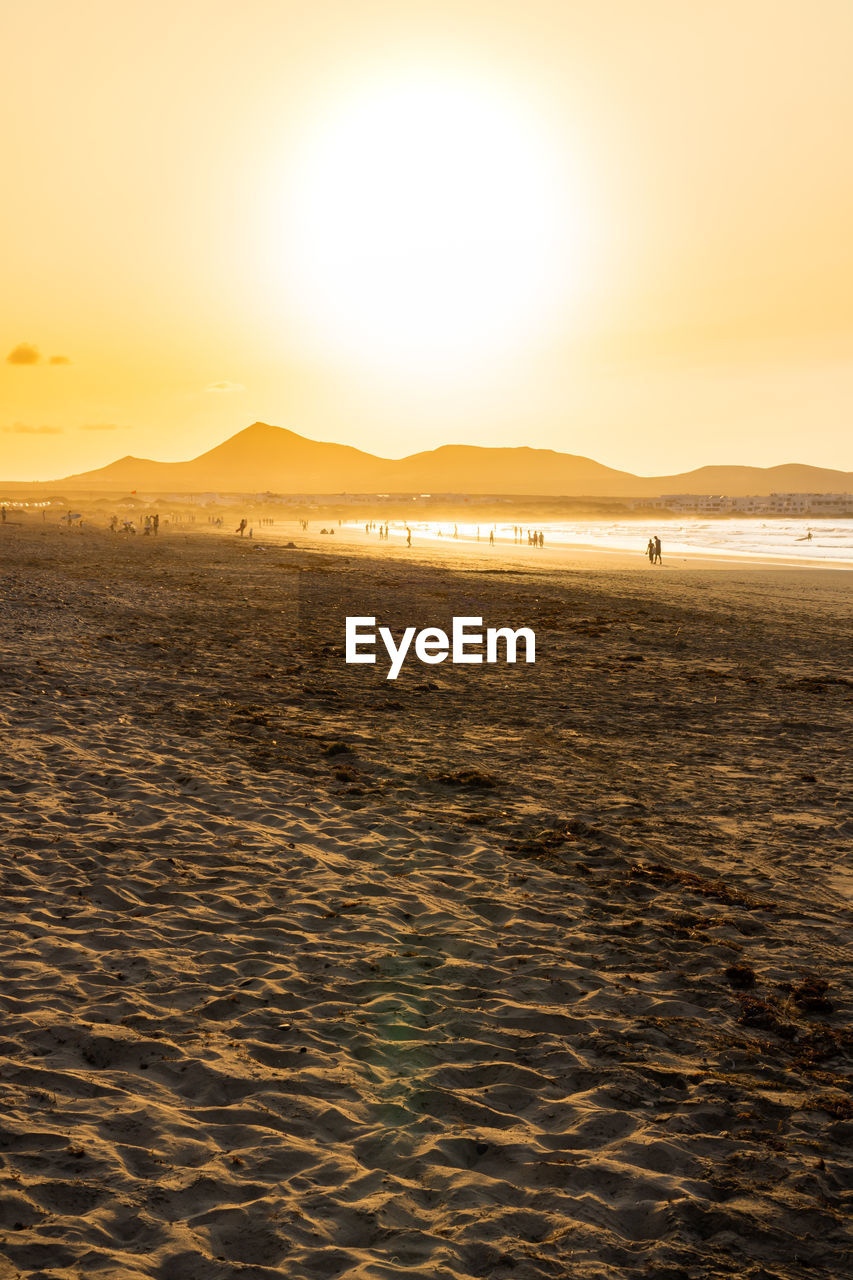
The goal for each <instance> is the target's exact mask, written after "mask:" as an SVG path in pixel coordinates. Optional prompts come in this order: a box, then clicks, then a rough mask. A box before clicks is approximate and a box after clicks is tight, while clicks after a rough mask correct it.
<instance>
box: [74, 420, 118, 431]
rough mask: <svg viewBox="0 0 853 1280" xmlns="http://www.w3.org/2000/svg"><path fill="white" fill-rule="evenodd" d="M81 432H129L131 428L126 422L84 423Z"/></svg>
mask: <svg viewBox="0 0 853 1280" xmlns="http://www.w3.org/2000/svg"><path fill="white" fill-rule="evenodd" d="M80 430H81V431H129V430H130V426H129V424H128V423H126V422H84V423H83V425H82V426H81V427H80Z"/></svg>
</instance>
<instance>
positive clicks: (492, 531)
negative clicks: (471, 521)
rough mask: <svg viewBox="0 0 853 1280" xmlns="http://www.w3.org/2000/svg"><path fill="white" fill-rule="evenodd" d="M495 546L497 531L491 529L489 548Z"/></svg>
mask: <svg viewBox="0 0 853 1280" xmlns="http://www.w3.org/2000/svg"><path fill="white" fill-rule="evenodd" d="M494 545H495V531H494V529H490V530H489V546H490V547H493V546H494Z"/></svg>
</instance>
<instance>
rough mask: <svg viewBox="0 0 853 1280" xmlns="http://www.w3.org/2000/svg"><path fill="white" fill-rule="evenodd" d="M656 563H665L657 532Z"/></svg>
mask: <svg viewBox="0 0 853 1280" xmlns="http://www.w3.org/2000/svg"><path fill="white" fill-rule="evenodd" d="M654 563H655V564H663V557H662V556H661V553H660V538H659V537H658V536H657V534H655V558H654Z"/></svg>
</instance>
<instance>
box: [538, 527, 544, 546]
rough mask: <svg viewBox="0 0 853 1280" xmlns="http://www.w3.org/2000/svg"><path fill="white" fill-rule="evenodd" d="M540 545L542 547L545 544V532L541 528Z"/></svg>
mask: <svg viewBox="0 0 853 1280" xmlns="http://www.w3.org/2000/svg"><path fill="white" fill-rule="evenodd" d="M539 546H540V547H544V546H545V534H544V533H543V532H542V530H541V529H540V530H539Z"/></svg>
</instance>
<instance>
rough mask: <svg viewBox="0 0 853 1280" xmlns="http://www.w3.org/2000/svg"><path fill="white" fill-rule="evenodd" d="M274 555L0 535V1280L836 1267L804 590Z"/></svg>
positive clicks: (314, 542)
mask: <svg viewBox="0 0 853 1280" xmlns="http://www.w3.org/2000/svg"><path fill="white" fill-rule="evenodd" d="M260 532H261V531H260V530H257V531H256V534H259V533H260ZM336 536H337V535H336ZM293 540H294V541H295V542H298V543H299V545H298V546H297V547H296V548H295V549H288V548H285V547H284V546H282V545H281V544H280V543H279V542H276V543H273V542H272V541H267V542H265V541H264V540H263V539H262V538H261V537H258V536H256V538H255V539H253V540H252V541H242V542H241V541H240V540H239V539H235V538H234V537H233V535H231V536H228V535H215V534H210V533H207V532H206V531H204V532H202V531H199V532H197V533H190V534H189V535H186V534H184V533H183V532H182V533H176V532H166V533H165V534H162V533H161V536H160V537H159V538H157V539H154V538H143V537H140V536H138V537H136V538H122V537H110V536H109V535H108V534H106V533H101V532H99V531H97V530H89V531H87V530H84V531H82V532H78V531H76V530H71V531H64V530H57V529H56V528H55V527H47V528H41V527H38V526H36V525H35V524H33V525H32V526H28V525H26V524H9V525H7V526H6V527H4V528H3V529H2V530H0V556H2V560H0V621H2V651H0V667H2V677H3V678H2V686H0V726H2V733H3V743H4V756H3V760H2V762H0V805H2V813H3V834H4V839H3V842H2V846H0V871H1V872H2V877H3V897H2V903H3V912H4V922H3V929H2V933H0V963H2V973H3V984H2V987H0V1001H2V1008H3V1012H4V1018H3V1028H2V1038H0V1090H2V1096H3V1099H4V1106H3V1113H2V1117H0V1179H2V1182H3V1194H2V1199H0V1206H2V1213H0V1257H3V1256H5V1257H6V1258H7V1260H8V1262H7V1263H6V1264H4V1263H2V1262H0V1277H3V1280H5V1277H6V1276H7V1275H9V1276H15V1275H26V1276H37V1277H41V1278H43V1280H60V1277H62V1278H63V1280H64V1278H65V1277H75V1278H76V1277H78V1276H82V1275H87V1276H88V1275H95V1274H97V1275H100V1276H104V1277H108V1278H110V1280H112V1278H113V1277H114V1278H115V1280H118V1278H119V1277H121V1278H122V1280H125V1278H130V1280H141V1277H145V1278H146V1280H148V1278H152V1277H153V1278H156V1280H191V1278H192V1280H226V1278H227V1280H230V1278H231V1277H238V1276H239V1277H241V1278H242V1280H247V1278H248V1280H255V1278H256V1277H257V1278H260V1277H273V1276H276V1277H280V1276H287V1277H291V1276H292V1277H305V1276H321V1277H347V1278H351V1280H356V1278H359V1280H361V1278H364V1280H367V1278H370V1280H373V1278H374V1277H383V1278H386V1277H394V1276H412V1277H418V1278H420V1277H449V1278H450V1277H452V1278H453V1280H463V1278H465V1280H467V1278H468V1277H475V1276H487V1277H494V1278H495V1280H503V1278H504V1277H513V1278H514V1280H519V1278H523V1280H539V1277H556V1276H569V1275H571V1276H573V1277H575V1276H577V1277H581V1278H584V1280H586V1278H589V1280H600V1278H605V1277H606V1278H607V1280H621V1278H622V1277H629V1278H633V1277H637V1278H639V1277H655V1278H656V1280H681V1278H682V1277H684V1278H689V1280H694V1278H695V1277H706V1276H707V1277H712V1276H714V1277H716V1276H723V1275H726V1276H728V1275H738V1276H744V1277H753V1278H754V1280H759V1278H761V1280H765V1278H773V1280H789V1278H790V1280H793V1278H794V1277H805V1276H810V1277H814V1276H816V1275H817V1276H827V1277H829V1276H832V1277H837V1276H839V1275H841V1274H843V1272H844V1270H845V1262H844V1257H845V1252H844V1251H845V1247H849V1237H848V1236H847V1235H845V1226H844V1216H845V1208H846V1209H847V1210H849V1192H848V1191H847V1188H849V1185H850V1159H849V1142H850V1138H851V1136H853V1104H851V1093H850V1086H849V1070H850V1061H851V1050H853V1039H851V1033H850V1031H849V1029H848V1028H849V1014H850V1008H851V1000H850V990H849V978H848V975H849V963H848V955H847V954H846V951H845V945H846V939H847V938H848V937H849V926H850V913H849V887H850V867H849V862H847V861H845V859H846V858H847V856H848V853H849V848H850V843H851V840H850V837H851V834H853V821H851V817H850V807H849V797H850V794H851V790H853V788H851V772H853V770H851V752H850V746H849V728H850V712H851V706H853V678H851V674H850V669H849V648H850V646H849V638H850V633H851V614H853V603H852V602H851V593H850V587H849V583H850V578H849V575H847V574H846V573H844V572H843V571H830V570H821V571H810V570H807V569H801V568H798V569H796V570H790V569H784V568H780V567H776V568H772V569H769V568H749V567H747V566H745V565H738V566H737V567H736V568H726V567H722V566H714V567H707V566H703V565H698V564H691V565H690V566H687V567H685V568H683V569H682V568H680V567H677V566H670V565H665V566H664V570H663V571H661V570H656V571H653V570H652V569H651V567H650V566H648V565H646V564H644V563H643V562H642V558H641V557H639V556H638V557H636V558H631V559H630V560H627V561H626V562H625V563H624V564H623V562H622V561H621V560H620V561H618V562H616V563H614V562H613V560H612V558H611V557H607V556H605V557H604V558H603V559H602V558H601V557H599V556H593V557H584V556H582V555H580V556H579V557H578V559H577V561H576V562H572V564H571V565H570V564H568V563H563V562H560V563H557V561H556V558H553V559H549V558H548V549H547V548H546V549H545V552H544V553H533V552H532V551H531V549H528V548H526V547H524V548H520V549H519V551H520V552H523V559H524V563H519V564H518V565H516V564H510V563H506V562H504V563H501V564H499V565H496V564H494V563H488V562H484V561H477V562H475V561H472V560H471V558H470V557H469V556H468V555H467V553H466V554H465V555H463V556H461V557H459V558H457V559H454V555H455V553H451V552H443V551H442V552H440V553H439V552H437V551H436V549H435V548H434V546H433V545H430V547H429V548H428V549H427V548H424V547H417V546H416V547H415V548H413V549H412V552H411V553H409V554H407V553H406V552H405V551H403V550H402V549H401V548H394V547H393V546H391V547H388V548H383V551H385V550H387V551H388V552H390V554H387V555H385V554H380V550H379V544H374V545H372V546H359V545H357V544H356V543H355V542H353V543H352V545H349V546H344V545H342V544H340V543H339V544H337V545H335V546H334V547H333V546H332V545H330V544H332V543H333V542H334V539H332V538H328V539H319V538H316V537H314V536H312V537H310V538H299V537H298V535H295V534H294V535H293ZM536 555H538V556H540V559H539V560H538V561H537V562H536V563H533V562H532V561H531V556H536ZM348 613H358V614H372V615H376V616H377V618H378V619H379V621H380V622H383V623H386V624H387V625H391V626H400V625H417V626H427V625H437V626H442V625H444V626H447V625H448V624H449V620H450V618H451V617H452V616H454V615H460V614H464V615H472V614H473V615H482V616H483V617H484V618H485V619H486V621H487V623H488V624H489V625H495V626H500V625H509V624H512V625H513V626H521V625H527V626H532V627H533V628H534V630H535V631H536V636H537V663H536V665H535V666H527V665H525V664H519V665H517V666H514V667H510V666H503V665H497V666H494V667H482V668H470V667H469V668H466V667H458V666H451V665H450V664H448V663H444V664H442V665H440V666H433V667H424V666H422V665H420V664H418V663H416V662H413V663H410V664H407V665H406V666H405V667H404V669H403V672H402V674H401V676H400V678H399V679H398V680H397V681H395V682H390V681H387V680H386V679H385V678H384V676H385V669H384V666H382V665H378V666H376V667H367V666H347V665H345V663H344V660H343V619H344V617H345V616H346V615H347V614H348ZM4 1266H5V1267H6V1270H4Z"/></svg>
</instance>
